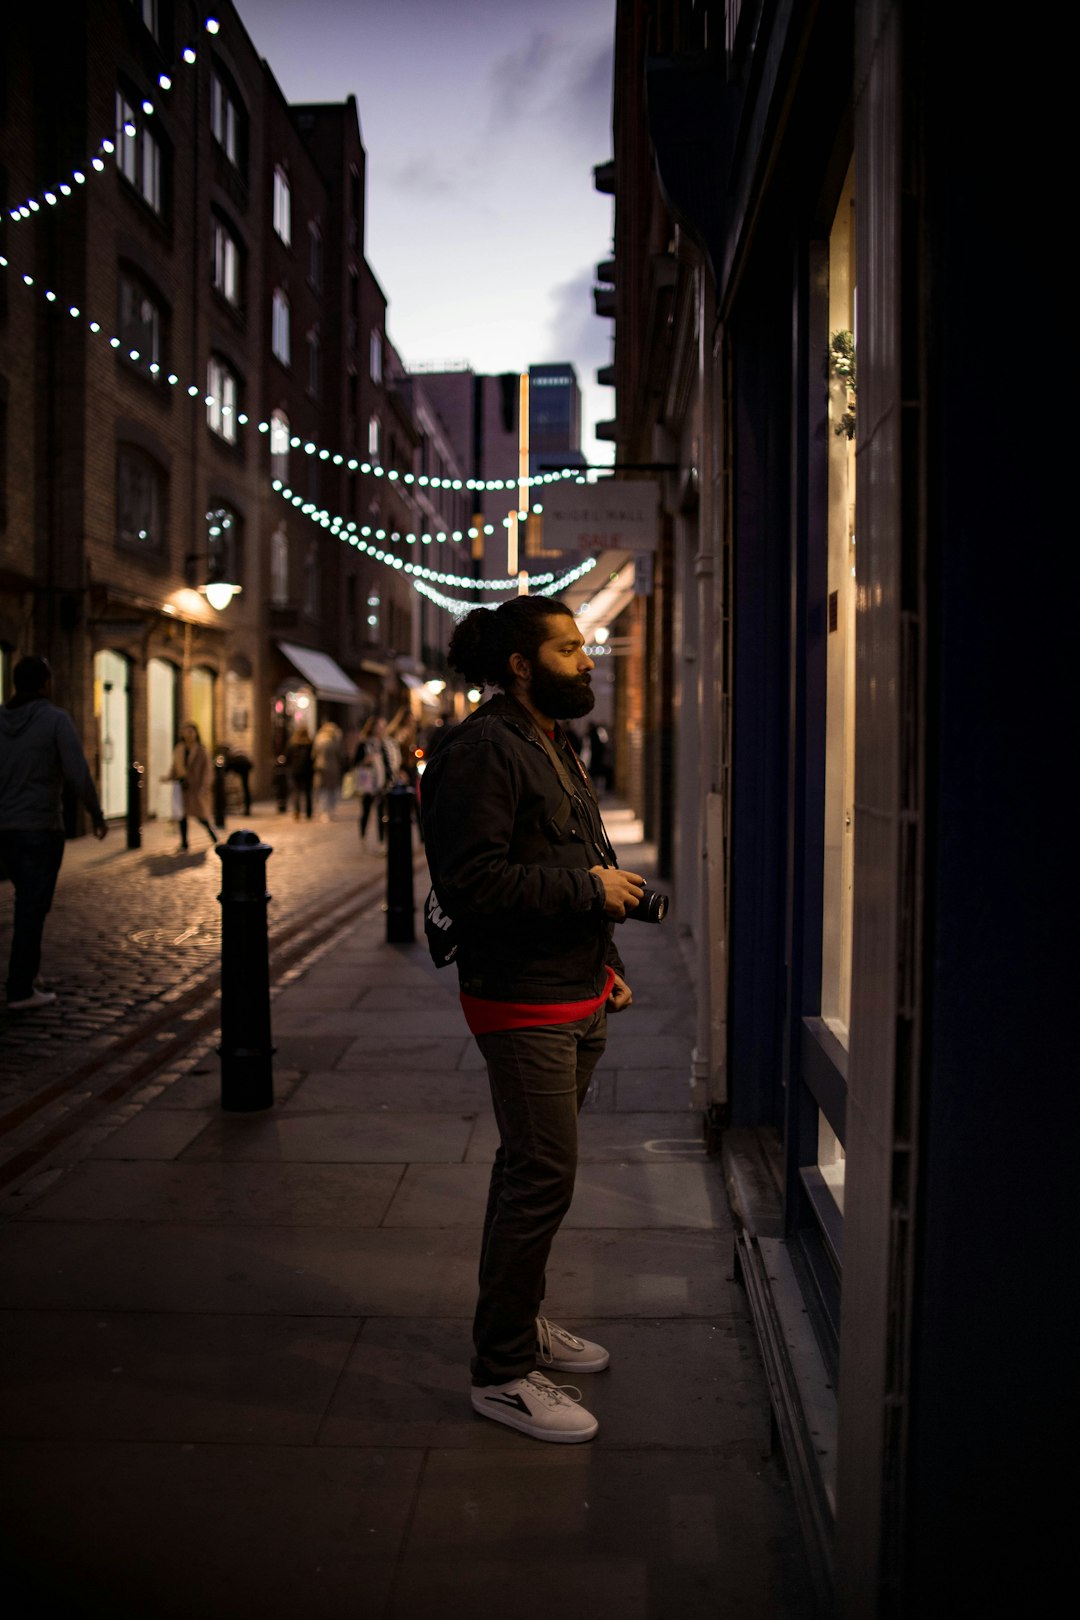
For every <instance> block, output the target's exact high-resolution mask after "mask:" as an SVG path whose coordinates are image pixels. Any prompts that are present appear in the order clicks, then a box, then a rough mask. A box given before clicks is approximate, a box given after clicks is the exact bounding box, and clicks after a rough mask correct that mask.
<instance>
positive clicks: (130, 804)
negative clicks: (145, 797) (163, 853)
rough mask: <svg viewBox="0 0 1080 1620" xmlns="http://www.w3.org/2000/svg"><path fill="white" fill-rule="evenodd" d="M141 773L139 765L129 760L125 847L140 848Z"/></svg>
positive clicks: (141, 769)
mask: <svg viewBox="0 0 1080 1620" xmlns="http://www.w3.org/2000/svg"><path fill="white" fill-rule="evenodd" d="M142 774H143V768H142V766H141V765H138V764H136V763H135V761H134V760H132V762H131V766H130V769H129V770H128V801H127V847H128V849H142Z"/></svg>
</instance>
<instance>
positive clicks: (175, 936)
mask: <svg viewBox="0 0 1080 1620" xmlns="http://www.w3.org/2000/svg"><path fill="white" fill-rule="evenodd" d="M240 828H243V829H247V828H250V829H251V830H253V831H255V832H257V833H258V834H259V835H260V837H261V838H262V839H263V840H264V842H266V843H268V844H270V845H271V846H272V849H273V854H272V855H271V856H270V858H269V861H268V864H267V888H268V890H269V892H270V895H271V901H270V907H269V932H270V941H271V947H272V948H273V945H274V943H275V941H278V940H280V939H281V938H282V937H283V935H285V934H288V933H292V932H294V931H295V930H296V929H297V927H298V926H302V925H308V926H310V925H313V924H317V922H318V920H319V918H320V917H322V916H329V915H330V914H331V913H333V912H334V911H335V910H336V909H338V908H340V907H342V906H343V905H345V904H347V903H348V902H349V901H350V900H353V899H355V898H356V897H358V896H359V895H361V894H364V893H368V894H371V893H372V892H373V891H375V890H377V887H378V885H379V884H380V882H381V877H382V873H383V870H384V862H383V859H382V855H381V851H380V849H379V847H378V846H377V845H375V843H374V841H373V834H372V830H371V829H370V828H369V832H368V844H367V846H366V847H362V846H361V843H360V840H359V837H358V831H357V817H356V811H355V809H354V807H353V806H352V805H341V806H339V807H338V810H337V812H336V816H335V818H334V819H333V820H332V821H330V822H321V821H318V820H313V821H310V822H309V821H301V822H294V821H293V820H292V818H291V817H290V816H285V815H280V814H279V813H278V811H277V808H276V806H275V805H274V804H273V803H262V804H256V805H254V806H253V807H252V814H251V815H250V816H244V815H242V814H240V815H230V818H229V821H228V825H227V827H226V833H227V834H231V833H233V832H235V831H237V830H238V829H240ZM191 846H192V847H191V851H190V853H188V854H184V855H181V854H176V853H175V851H176V847H177V835H176V829H175V827H174V826H173V825H172V824H171V823H162V824H158V823H150V824H149V825H147V826H146V827H144V828H143V843H142V848H141V849H138V850H129V849H127V848H126V835H125V827H124V825H123V823H119V824H113V825H112V826H111V827H110V830H109V836H108V838H107V839H106V840H105V841H104V843H97V842H95V841H94V840H93V839H90V838H84V839H78V840H75V841H73V842H71V843H69V844H68V845H67V847H66V850H65V853H64V865H63V868H62V869H61V873H60V881H59V884H58V886H57V893H56V899H55V901H54V904H53V909H52V912H51V914H50V916H49V920H48V923H47V925H46V930H45V946H44V953H43V958H42V977H43V979H44V981H45V983H46V984H47V986H48V987H49V988H51V989H54V990H56V991H57V999H56V1001H55V1003H54V1004H53V1005H52V1006H50V1007H47V1008H44V1009H43V1010H42V1011H40V1012H35V1013H30V1014H28V1013H9V1012H7V1010H6V1008H4V1007H3V1005H0V1119H2V1118H3V1116H5V1115H8V1114H9V1113H10V1111H11V1110H12V1109H14V1108H16V1107H17V1106H18V1105H20V1104H25V1103H27V1102H28V1101H29V1100H31V1099H33V1098H34V1096H35V1095H37V1094H39V1093H40V1092H41V1090H42V1088H44V1087H45V1086H47V1085H48V1084H50V1083H55V1082H56V1081H58V1080H61V1079H63V1077H64V1075H65V1074H66V1073H71V1072H72V1071H74V1070H75V1069H77V1068H79V1067H80V1066H81V1065H83V1064H85V1063H86V1061H87V1060H88V1059H90V1058H93V1057H94V1056H95V1055H101V1056H102V1057H103V1058H104V1056H105V1055H106V1054H107V1052H108V1050H109V1048H110V1047H112V1046H113V1045H115V1044H116V1042H117V1041H118V1040H121V1039H125V1038H129V1037H131V1036H132V1035H134V1034H135V1033H136V1032H137V1031H138V1030H139V1029H140V1028H142V1027H143V1026H144V1025H146V1024H147V1023H148V1022H149V1021H151V1020H152V1019H153V1018H154V1016H155V1015H158V1016H160V1015H161V1013H162V1012H163V1011H165V1010H166V1009H167V1008H168V1007H169V1006H170V1005H171V1004H172V1003H174V1002H176V1001H177V1000H179V999H180V998H181V997H183V996H185V995H190V994H191V992H192V991H194V990H197V989H198V987H200V986H204V987H206V988H207V989H208V990H209V989H210V988H216V986H217V981H218V974H219V966H220V939H221V907H220V904H219V902H218V894H219V892H220V888H221V863H220V861H219V859H218V858H217V856H216V855H215V854H214V852H213V847H212V846H211V845H210V843H209V839H208V838H207V835H206V834H205V832H204V831H203V830H202V829H201V828H198V827H196V828H194V829H193V832H192V838H191ZM11 920H12V889H11V886H10V884H3V885H0V958H2V962H3V964H4V967H5V969H6V963H7V953H8V949H9V945H10V940H11Z"/></svg>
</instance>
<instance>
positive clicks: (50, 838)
mask: <svg viewBox="0 0 1080 1620" xmlns="http://www.w3.org/2000/svg"><path fill="white" fill-rule="evenodd" d="M13 678H14V683H15V695H14V696H13V697H12V698H11V699H10V701H9V702H8V703H6V704H5V705H4V707H3V708H2V709H0V865H2V866H3V868H4V870H5V871H6V872H7V875H8V877H9V878H10V879H11V881H12V883H13V884H14V886H15V927H14V931H13V933H12V937H11V959H10V961H9V963H8V976H7V1004H8V1007H9V1008H10V1009H11V1010H12V1011H13V1012H24V1011H28V1010H30V1009H32V1008H35V1007H46V1006H48V1004H49V1003H50V1002H51V1001H55V1000H56V993H55V991H52V990H45V989H43V988H42V987H40V986H39V985H38V984H37V983H36V982H35V981H36V979H37V976H38V970H39V968H40V966H41V938H42V934H43V933H44V930H45V918H46V917H47V916H48V914H49V909H50V907H51V906H52V901H53V894H54V893H55V891H56V880H57V877H58V876H59V873H60V864H61V862H62V861H63V858H64V818H63V813H62V809H61V797H60V794H61V789H62V786H63V784H64V783H65V782H66V783H67V785H68V787H69V788H70V789H71V790H72V792H73V793H75V794H76V795H77V796H78V797H79V798H80V799H81V800H82V802H83V804H84V805H85V806H86V808H87V810H88V811H89V813H90V819H91V821H92V822H93V824H94V837H95V838H104V837H105V834H106V833H107V832H108V828H107V827H106V825H105V817H104V816H103V815H102V813H101V804H100V802H99V800H98V796H97V790H96V788H95V787H94V781H93V777H92V776H91V774H90V767H89V765H88V764H87V762H86V755H85V754H84V753H83V751H82V746H81V744H80V742H79V738H78V735H77V733H76V731H75V727H74V725H73V723H72V720H71V716H70V715H69V714H67V713H66V712H65V710H63V709H59V708H57V707H56V705H55V704H54V703H52V702H50V696H51V691H52V671H51V670H50V668H49V665H48V663H47V662H46V661H45V659H44V658H34V657H29V658H20V660H19V662H18V663H17V664H16V665H15V669H14V672H13Z"/></svg>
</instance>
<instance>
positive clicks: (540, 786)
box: [421, 693, 622, 1002]
mask: <svg viewBox="0 0 1080 1620" xmlns="http://www.w3.org/2000/svg"><path fill="white" fill-rule="evenodd" d="M561 741H562V739H561V736H560V737H559V742H560V745H561ZM567 765H568V769H569V774H570V777H571V780H572V781H573V782H574V783H575V784H576V783H577V780H578V778H577V766H576V765H575V764H574V762H573V760H572V759H571V758H570V757H569V756H567ZM421 800H422V805H423V823H424V847H425V850H426V852H427V859H428V866H429V868H430V870H431V880H432V885H433V887H434V889H435V893H436V896H437V898H438V900H439V904H440V905H441V906H442V908H443V909H444V910H445V911H446V912H448V913H449V915H450V916H451V917H452V918H453V920H454V924H455V927H456V928H457V931H458V934H459V936H460V940H461V943H460V947H459V950H458V955H457V966H458V974H459V977H460V981H461V988H462V989H463V990H465V991H467V992H468V993H469V994H470V995H475V996H484V997H487V998H489V999H492V1000H496V1001H525V1002H529V1001H537V1002H560V1001H583V1000H585V999H587V998H588V997H591V996H594V995H599V994H600V993H601V991H602V990H603V988H604V982H605V978H606V973H605V968H606V966H607V965H608V964H610V965H611V966H612V967H614V968H615V970H616V971H617V972H619V973H621V972H622V963H621V962H620V960H619V957H618V953H617V952H616V950H615V948H614V944H613V942H612V924H611V922H610V920H609V919H608V918H607V917H605V915H604V888H603V884H602V883H601V882H600V879H599V878H598V877H597V876H596V875H595V874H594V873H592V872H590V871H589V868H590V867H591V866H595V865H597V864H599V863H600V861H601V859H602V857H601V855H600V853H599V852H598V849H597V845H598V844H599V843H600V840H601V838H602V833H601V831H600V819H599V811H598V810H597V809H596V807H595V803H594V802H592V800H591V795H590V793H589V790H588V788H587V787H586V785H585V783H584V782H582V783H581V791H580V794H578V793H575V795H574V799H573V801H572V802H571V805H570V813H569V814H568V815H566V814H564V812H565V809H566V805H567V795H566V793H565V791H564V789H563V786H562V783H561V782H560V780H559V776H558V773H557V771H556V769H555V766H554V764H553V763H552V761H551V759H550V757H549V756H548V754H547V751H546V750H545V748H544V746H543V744H542V743H541V742H540V740H539V737H538V735H537V732H536V728H535V726H534V725H533V722H532V719H531V717H530V716H529V714H528V712H527V711H526V710H525V709H523V708H522V707H521V705H520V704H518V703H517V702H515V700H514V699H513V698H511V697H508V696H505V695H503V694H501V693H500V694H499V695H498V696H496V697H493V698H492V699H491V700H490V702H488V703H485V704H483V706H482V707H481V708H479V709H477V710H476V712H475V713H474V714H471V715H470V716H469V718H468V719H467V720H465V721H463V722H462V724H461V725H459V726H455V727H454V728H453V729H452V730H451V731H450V732H449V733H448V734H447V735H446V736H445V737H444V738H442V739H440V741H439V744H438V747H437V748H436V750H435V752H434V753H433V755H432V757H431V759H430V760H429V762H428V766H427V769H426V771H425V772H424V775H423V778H422V781H421ZM601 847H602V846H601ZM609 860H610V863H611V864H614V858H613V857H609Z"/></svg>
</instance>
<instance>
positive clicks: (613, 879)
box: [589, 866, 645, 922]
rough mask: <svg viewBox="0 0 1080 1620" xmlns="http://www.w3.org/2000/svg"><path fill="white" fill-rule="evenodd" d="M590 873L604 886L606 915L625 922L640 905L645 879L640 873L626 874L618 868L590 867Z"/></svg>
mask: <svg viewBox="0 0 1080 1620" xmlns="http://www.w3.org/2000/svg"><path fill="white" fill-rule="evenodd" d="M589 871H590V872H592V873H594V874H595V876H596V877H598V878H599V879H600V881H601V883H602V884H603V885H604V914H605V916H608V917H614V918H615V921H616V922H624V921H625V920H626V913H627V912H628V911H633V910H635V909H636V907H637V906H638V905H639V903H640V901H641V896H642V894H643V893H644V892H645V879H644V878H643V877H642V875H641V873H640V872H624V871H623V870H622V868H621V867H618V866H590V868H589Z"/></svg>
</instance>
